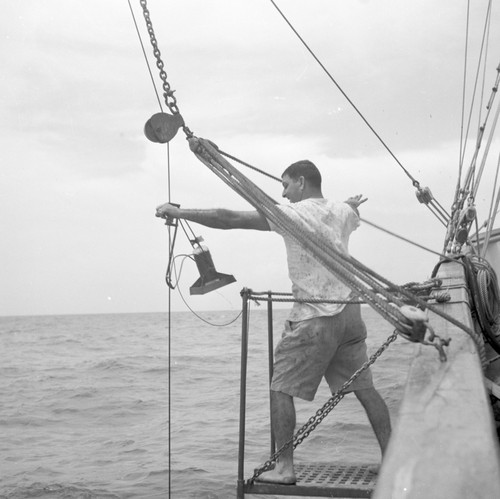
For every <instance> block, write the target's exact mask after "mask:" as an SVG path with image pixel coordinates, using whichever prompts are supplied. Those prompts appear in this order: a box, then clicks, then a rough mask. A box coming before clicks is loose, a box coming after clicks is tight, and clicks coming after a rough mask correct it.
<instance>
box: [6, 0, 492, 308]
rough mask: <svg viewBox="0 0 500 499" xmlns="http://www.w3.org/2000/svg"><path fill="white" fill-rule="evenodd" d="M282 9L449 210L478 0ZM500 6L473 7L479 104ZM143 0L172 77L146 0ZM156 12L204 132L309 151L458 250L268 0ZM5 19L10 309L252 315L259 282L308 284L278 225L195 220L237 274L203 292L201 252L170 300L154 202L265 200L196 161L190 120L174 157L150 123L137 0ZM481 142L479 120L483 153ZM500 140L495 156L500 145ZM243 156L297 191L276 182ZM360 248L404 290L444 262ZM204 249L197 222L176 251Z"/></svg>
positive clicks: (253, 149)
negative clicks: (199, 285) (236, 226)
mask: <svg viewBox="0 0 500 499" xmlns="http://www.w3.org/2000/svg"><path fill="white" fill-rule="evenodd" d="M276 3H277V5H278V6H279V7H280V8H281V9H282V10H283V12H284V13H285V15H286V16H287V17H288V18H289V20H290V22H291V23H292V24H293V25H294V27H295V28H296V29H297V31H298V32H299V33H300V34H301V36H302V37H303V39H304V40H305V41H306V42H307V43H308V45H309V46H310V47H311V49H312V50H313V51H314V53H315V54H316V56H317V57H318V58H319V59H320V60H321V62H322V64H323V65H324V66H325V67H326V68H327V69H328V71H329V72H330V74H331V75H332V77H333V78H334V79H335V80H336V81H337V83H338V84H339V86H340V87H341V88H342V90H343V91H344V92H345V94H347V96H348V97H349V99H350V100H351V101H352V102H353V103H354V104H355V105H356V106H357V108H358V109H359V110H360V111H361V113H362V114H363V116H364V117H365V118H366V119H367V121H368V122H369V123H370V124H371V126H372V127H373V128H374V129H375V130H376V132H377V133H378V134H379V135H380V136H381V137H382V138H383V140H384V141H385V143H386V144H387V145H388V147H389V148H390V150H391V151H392V152H393V153H394V155H395V156H396V157H397V158H398V160H399V161H400V162H401V163H402V164H403V165H404V167H405V168H406V169H407V170H408V171H409V172H410V173H411V175H412V176H413V177H414V178H415V179H417V180H418V181H419V182H420V184H421V185H422V186H428V187H429V188H430V189H431V191H432V192H433V194H434V196H435V198H436V199H437V200H438V201H439V202H440V203H441V204H442V205H443V206H444V207H445V208H446V209H447V210H449V208H450V206H451V203H452V200H453V195H454V192H455V186H456V183H457V178H458V164H459V156H460V153H459V151H460V137H461V116H462V101H463V96H464V91H463V87H464V85H463V84H464V52H465V33H466V22H467V18H466V12H467V1H466V0H460V1H458V0H441V1H439V2H436V1H435V0H422V1H419V2H415V1H414V0H377V1H375V0H312V1H307V2H305V1H303V0H302V1H298V0H286V1H285V0H277V2H276ZM487 3H488V2H487V0H477V1H474V2H472V5H471V7H470V28H469V52H468V53H469V58H468V66H467V67H468V70H469V71H470V74H468V76H467V78H466V80H465V81H466V88H467V89H468V90H467V93H466V94H465V95H466V102H469V104H470V100H471V98H472V97H471V95H472V94H471V93H470V89H471V88H472V87H473V84H474V80H473V78H474V74H475V69H476V64H477V55H478V53H479V47H480V42H481V36H482V32H483V24H484V17H485V13H486V8H487ZM131 4H132V8H133V11H134V13H135V16H136V20H137V23H138V26H139V31H140V35H141V37H142V40H143V43H144V47H145V50H146V53H147V57H148V60H149V63H150V66H151V70H152V72H153V78H154V82H155V85H156V86H157V88H159V86H160V84H161V80H160V78H159V76H158V71H157V68H156V66H155V61H154V59H153V58H152V49H151V46H150V43H149V37H148V35H147V32H146V30H145V24H144V19H143V17H142V12H141V9H140V4H139V1H138V0H131ZM499 7H500V6H498V5H493V9H494V10H493V16H492V21H491V35H490V41H489V50H488V63H487V65H486V66H487V67H486V69H485V71H484V75H485V79H486V82H487V84H486V90H485V95H486V97H484V98H485V99H487V98H488V96H489V94H490V89H491V87H492V86H493V83H494V81H495V78H496V68H497V66H498V62H499V60H500V29H499V28H500V9H499ZM148 8H149V10H150V14H151V20H152V22H153V27H154V30H155V33H156V37H157V40H158V45H159V49H160V51H161V57H162V59H163V61H164V63H165V70H166V72H167V75H168V81H169V83H170V85H171V87H172V88H173V89H175V91H176V92H175V95H176V98H177V104H178V106H179V110H180V112H181V114H182V116H183V117H184V120H185V122H186V124H187V125H188V126H189V128H190V129H191V130H192V131H193V132H194V133H195V135H197V136H199V137H204V138H207V139H210V140H212V141H213V142H215V143H216V144H217V145H218V146H219V147H220V148H221V149H222V150H224V151H227V152H229V153H230V154H232V155H233V156H236V157H238V158H241V159H242V160H243V161H246V162H247V163H250V164H252V165H255V166H257V167H258V168H260V169H262V170H265V171H267V172H269V173H271V174H272V175H275V176H277V177H279V176H280V175H281V173H282V171H283V170H284V169H285V168H286V167H287V166H288V165H289V164H290V163H292V162H294V161H297V160H299V159H310V160H312V161H313V162H315V163H316V164H317V166H318V167H319V168H320V170H321V171H322V174H323V179H324V180H323V184H324V185H323V193H324V195H325V196H326V197H332V198H334V199H338V200H344V199H346V198H348V197H349V196H352V195H355V194H363V195H364V196H366V197H368V201H367V202H366V203H365V204H364V205H363V206H362V213H361V215H362V217H363V218H364V219H366V220H368V221H371V222H374V223H376V224H378V225H380V226H383V227H385V228H387V229H388V230H390V231H392V232H395V233H397V234H400V235H401V236H403V237H406V238H408V239H411V240H414V241H416V242H417V243H419V244H421V245H423V246H425V247H427V248H429V249H431V250H433V251H436V252H440V251H441V250H442V245H443V241H444V237H445V228H444V227H443V225H442V224H441V223H440V222H439V221H438V220H437V219H436V218H435V217H434V216H433V215H432V214H431V213H430V211H429V210H428V209H427V208H426V207H425V206H423V205H421V204H419V202H418V201H417V200H416V197H415V189H414V187H413V186H412V182H411V180H410V179H409V178H408V176H407V175H406V174H405V173H404V171H403V170H402V169H401V168H400V166H399V165H398V164H397V163H396V161H395V160H394V159H393V158H392V157H391V156H390V154H389V153H388V152H387V151H386V149H385V148H384V147H383V146H382V145H381V144H380V142H379V141H378V139H377V138H376V137H375V135H374V134H373V133H372V132H371V131H370V130H369V128H368V127H367V126H366V124H365V123H364V122H363V121H362V119H361V118H360V117H359V115H358V114H357V113H356V112H355V111H354V110H353V108H352V106H351V105H350V104H349V102H348V101H347V100H346V98H345V96H344V95H342V93H341V92H340V91H339V89H338V88H337V86H335V85H334V84H333V83H332V81H331V80H330V79H329V78H328V77H327V76H326V74H325V73H324V71H323V70H322V69H321V68H320V67H319V65H318V64H317V63H316V61H315V60H314V59H313V57H312V56H311V55H310V54H309V53H308V52H307V50H306V49H305V48H304V46H303V45H302V44H301V43H300V41H299V40H298V39H297V37H296V36H295V35H294V34H293V32H292V31H291V30H290V28H289V27H288V26H287V25H286V24H285V22H284V21H283V19H282V18H281V17H280V16H279V14H278V13H277V11H276V10H275V8H274V7H273V5H272V3H271V2H270V1H269V0H231V1H230V0H150V1H149V2H148ZM495 28H496V29H495ZM0 33H1V36H2V43H1V44H0V58H1V62H2V72H1V75H0V91H1V93H2V112H1V113H0V127H1V133H0V158H1V169H0V222H1V225H2V229H3V237H2V239H1V243H0V258H1V265H0V268H1V281H2V286H1V290H0V315H44V314H87V313H126V312H162V311H167V310H168V309H169V307H171V309H172V310H175V311H183V310H188V309H187V305H189V307H191V308H192V309H193V310H195V311H205V310H234V311H235V312H237V311H239V309H240V306H241V299H240V291H241V289H242V288H243V287H248V288H251V289H253V290H255V291H264V290H268V289H273V290H275V291H288V290H289V289H290V283H289V281H288V277H287V269H286V259H285V251H284V245H283V242H282V240H281V239H280V237H279V236H278V235H276V234H273V233H260V232H248V231H241V230H238V231H217V230H214V229H208V228H204V227H200V226H197V225H195V224H192V225H191V228H192V229H193V231H194V232H195V234H196V235H197V236H202V237H203V239H204V241H205V244H206V245H207V246H208V247H209V249H210V252H211V255H212V258H213V260H214V263H215V266H216V268H217V270H218V271H219V272H223V273H228V274H233V275H234V276H235V278H236V279H237V282H236V283H233V284H231V285H228V286H226V287H224V288H221V289H219V290H217V291H214V292H212V293H209V294H206V295H202V296H190V295H189V287H190V286H191V285H192V284H193V283H194V281H195V280H196V279H197V278H198V273H197V271H196V268H195V265H194V263H193V262H192V261H191V260H186V261H185V262H184V264H183V265H182V272H181V274H180V277H179V282H178V288H177V289H175V290H173V291H172V292H171V295H170V301H169V290H168V287H167V286H166V284H165V270H166V267H167V262H168V253H169V247H168V246H169V238H168V228H167V227H166V226H165V225H164V224H163V222H162V221H161V220H160V219H157V218H155V216H154V213H155V207H156V206H157V205H159V204H161V203H163V202H165V201H167V200H171V201H173V202H176V203H179V204H181V206H183V207H186V208H214V207H226V208H230V209H238V210H241V209H247V208H248V209H251V207H250V206H249V205H248V204H246V202H245V201H243V200H242V199H240V198H239V197H238V196H237V195H236V194H235V193H233V192H232V191H231V190H230V189H229V188H228V187H227V186H226V185H225V184H223V183H222V182H221V181H220V180H219V179H218V178H217V177H216V176H215V175H214V174H213V173H211V172H210V171H209V170H208V169H207V168H206V167H205V166H204V165H203V164H202V163H200V162H199V161H198V160H197V158H196V157H195V156H194V155H193V154H192V153H191V152H190V151H189V148H188V145H187V142H186V140H185V136H184V134H183V133H182V131H181V132H179V133H178V134H177V136H176V137H175V138H174V139H173V140H172V141H171V142H170V145H169V147H168V152H167V146H166V145H161V144H157V143H152V142H150V141H148V140H147V139H146V137H145V136H144V134H143V128H144V124H145V123H146V121H147V120H148V119H149V118H150V117H151V116H152V115H153V114H155V113H157V112H158V111H159V110H160V109H159V104H158V101H157V98H156V95H155V90H154V86H153V83H152V81H151V78H150V75H149V72H148V67H147V64H146V61H145V58H144V55H143V53H142V50H141V45H140V42H139V37H138V34H137V32H136V29H135V26H134V22H133V19H132V15H131V12H130V9H129V4H128V3H127V1H126V0H108V1H106V2H102V1H100V2H98V1H95V0H71V1H65V2H61V1H56V0H44V1H43V2H41V1H39V0H20V1H18V2H7V3H5V5H4V6H3V9H2V16H1V19H0ZM478 99H479V97H478ZM483 107H484V106H483ZM476 121H477V120H476ZM473 126H474V127H477V123H474V124H473ZM497 137H498V134H497ZM474 140H475V133H474V134H473V135H471V137H470V144H471V148H470V149H471V150H472V151H473V144H474ZM498 143H499V139H498V138H496V139H494V140H493V141H492V147H491V151H490V156H495V155H496V156H498V145H499V144H498ZM495 147H496V150H495ZM465 166H466V167H467V166H468V163H467V161H466V162H465ZM242 169H243V170H244V172H245V173H247V174H248V176H249V177H250V178H251V179H252V180H254V181H255V182H256V183H257V184H258V185H259V186H260V187H262V188H263V189H264V190H265V191H266V192H268V193H269V194H270V195H271V196H272V197H274V198H275V199H277V200H279V199H280V195H281V186H280V184H279V183H278V182H276V181H274V180H270V179H267V178H266V177H263V176H262V175H259V174H256V173H253V172H251V171H247V170H246V169H245V168H244V167H242ZM169 172H170V173H169ZM488 175H490V176H488ZM492 175H493V173H492V174H490V173H488V174H485V181H484V184H485V185H486V190H485V191H484V193H482V192H481V194H480V196H478V200H477V201H478V208H479V209H480V210H483V211H482V213H484V215H481V211H480V219H481V216H483V218H485V217H486V212H487V211H486V210H487V208H488V206H489V205H488V203H489V198H490V196H491V190H490V191H488V188H490V189H491V186H492V185H493V176H492ZM350 251H351V254H353V255H354V256H355V257H356V258H357V259H358V260H361V261H362V262H363V263H364V264H366V265H367V266H369V267H370V268H372V269H373V270H375V271H377V272H378V273H380V274H382V275H383V276H385V277H386V278H387V279H389V280H391V281H393V282H394V283H396V284H403V283H406V282H408V281H424V280H426V279H428V278H429V276H430V274H431V272H432V269H433V267H434V265H435V264H436V263H437V261H438V257H437V256H436V255H435V254H432V253H430V252H425V251H423V250H421V249H418V248H415V247H413V246H411V245H409V244H408V243H405V242H402V241H400V240H398V239H396V238H394V237H392V236H389V235H387V234H385V233H383V232H381V231H379V230H376V229H374V228H372V227H371V226H369V225H367V224H362V226H361V227H360V228H359V229H358V230H357V231H356V232H355V233H353V235H352V237H351V242H350ZM190 252H191V246H190V244H189V242H188V240H187V238H186V237H185V236H184V234H182V233H179V235H178V238H177V241H176V245H175V248H174V254H175V255H182V254H188V253H190ZM181 260H182V257H179V258H178V259H177V260H176V261H177V262H178V264H180V262H181ZM179 269H180V265H179ZM181 294H182V296H183V298H184V300H185V301H186V303H187V305H186V304H185V303H184V301H183V299H182V298H181Z"/></svg>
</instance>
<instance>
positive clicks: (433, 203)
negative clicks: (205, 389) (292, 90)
mask: <svg viewBox="0 0 500 499" xmlns="http://www.w3.org/2000/svg"><path fill="white" fill-rule="evenodd" d="M270 2H271V3H272V5H273V6H274V8H275V9H276V11H277V12H278V13H279V14H280V15H281V17H282V18H283V19H284V21H285V22H286V23H287V24H288V26H289V27H290V29H291V30H292V31H293V33H294V34H295V35H296V37H297V38H298V39H299V40H300V42H301V43H302V45H304V47H305V48H306V50H307V51H308V52H309V54H310V55H311V56H312V57H313V59H314V60H315V61H316V62H317V63H318V65H319V66H320V67H321V69H322V70H323V71H324V72H325V74H326V75H327V76H328V78H329V79H330V81H331V82H332V83H333V84H334V85H335V86H336V87H337V89H338V90H339V91H340V93H341V94H342V95H343V96H344V98H345V99H346V100H347V102H348V103H349V104H350V105H351V107H352V108H353V109H354V111H355V112H356V113H357V114H358V116H359V117H360V118H361V119H362V120H363V122H364V123H365V124H366V126H367V127H368V128H369V129H370V131H371V132H372V133H373V134H374V135H375V137H376V138H377V139H378V141H379V142H380V143H381V144H382V146H383V147H384V148H385V149H386V151H387V152H388V153H389V154H390V155H391V156H392V158H393V159H394V160H395V161H396V163H397V164H398V165H399V167H400V168H401V169H402V170H403V172H404V173H405V174H406V176H407V177H408V178H409V179H410V180H411V182H412V185H413V187H415V188H416V189H417V190H418V191H420V190H421V188H420V182H419V181H418V180H417V179H416V178H415V177H414V176H413V175H412V174H411V173H410V172H409V171H408V170H407V169H406V168H405V167H404V166H403V164H402V163H401V161H399V159H398V158H397V157H396V155H395V154H394V153H393V152H392V150H391V149H390V148H389V146H388V145H387V143H386V142H385V141H384V140H383V139H382V137H381V136H380V134H379V133H377V131H376V130H375V129H374V128H373V126H372V125H371V124H370V123H369V121H368V120H367V119H366V118H365V116H364V115H363V113H362V112H361V111H360V110H359V108H358V107H357V106H356V105H355V104H354V102H353V101H352V100H351V99H350V98H349V96H348V95H347V94H346V92H345V91H344V90H343V89H342V87H341V86H340V85H339V83H338V82H337V81H336V80H335V78H334V77H333V76H332V75H331V73H330V72H329V71H328V69H327V68H326V67H325V65H324V64H323V63H322V62H321V61H320V60H319V58H318V57H317V56H316V54H315V53H314V52H313V50H312V49H311V48H310V47H309V45H308V44H307V43H306V42H305V40H304V39H303V38H302V36H301V35H300V34H299V32H298V31H297V30H296V29H295V28H294V26H293V25H292V23H291V22H290V21H289V20H288V18H287V17H286V16H285V14H284V13H283V12H282V11H281V9H280V8H279V7H278V6H277V5H276V2H275V1H274V0H270ZM417 197H418V194H417ZM424 204H425V205H426V206H427V208H429V210H430V211H431V213H432V214H433V215H434V216H435V217H436V218H437V219H438V220H439V221H440V222H441V223H442V224H443V225H444V226H446V225H447V223H448V221H449V220H450V215H449V214H448V213H447V212H446V210H445V209H444V208H443V206H442V205H441V204H440V203H439V202H438V201H437V200H435V199H431V200H429V201H428V202H426V203H424Z"/></svg>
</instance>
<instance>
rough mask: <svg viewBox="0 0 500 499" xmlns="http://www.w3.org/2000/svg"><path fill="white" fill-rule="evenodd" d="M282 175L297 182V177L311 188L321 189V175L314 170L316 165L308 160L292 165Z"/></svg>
mask: <svg viewBox="0 0 500 499" xmlns="http://www.w3.org/2000/svg"><path fill="white" fill-rule="evenodd" d="M283 175H288V176H289V177H290V178H292V179H293V180H297V179H298V178H299V177H304V179H305V180H306V181H307V182H309V184H310V185H311V186H312V187H318V188H319V187H321V173H320V172H319V170H318V169H317V168H316V165H315V164H314V163H313V162H312V161H309V160H308V159H303V160H301V161H297V162H296V163H292V164H291V165H290V166H289V167H288V168H287V169H286V170H285V171H284V172H283ZM283 175H282V177H283Z"/></svg>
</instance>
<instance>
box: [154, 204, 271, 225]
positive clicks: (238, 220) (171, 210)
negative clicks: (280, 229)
mask: <svg viewBox="0 0 500 499" xmlns="http://www.w3.org/2000/svg"><path fill="white" fill-rule="evenodd" d="M156 216H157V217H160V218H174V219H175V218H180V219H182V220H189V221H190V222H195V223H198V224H201V225H205V226H206V227H211V228H213V229H224V230H226V229H253V230H271V229H270V227H269V223H268V222H267V219H266V217H264V215H262V214H261V213H260V212H258V211H256V210H255V211H233V210H226V209H224V208H216V209H201V210H191V209H185V208H178V207H177V206H174V205H172V204H170V203H165V204H162V205H160V206H158V207H157V208H156Z"/></svg>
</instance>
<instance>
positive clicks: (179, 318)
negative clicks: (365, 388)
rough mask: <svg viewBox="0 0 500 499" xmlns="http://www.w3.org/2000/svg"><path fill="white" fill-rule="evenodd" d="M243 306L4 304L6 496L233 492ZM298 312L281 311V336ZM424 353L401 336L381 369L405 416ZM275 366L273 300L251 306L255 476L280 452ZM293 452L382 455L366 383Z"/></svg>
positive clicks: (87, 498)
mask: <svg viewBox="0 0 500 499" xmlns="http://www.w3.org/2000/svg"><path fill="white" fill-rule="evenodd" d="M238 314H239V310H233V311H227V312H203V313H201V314H200V315H201V316H202V318H203V319H204V320H203V321H202V320H200V319H199V318H198V317H196V316H195V315H193V314H192V313H191V312H175V313H172V314H171V316H170V320H169V316H168V314H167V313H147V314H109V315H65V316H64V315H62V316H36V317H35V316H33V317H0V463H1V466H0V498H2V499H3V498H5V499H20V498H43V499H55V498H58V499H62V498H65V499H66V498H68V499H71V498H82V499H83V498H84V499H92V498H168V497H172V498H176V499H177V498H179V499H189V498H204V499H225V498H234V497H235V494H236V480H237V463H238V431H239V425H238V420H239V391H240V380H239V378H240V342H241V318H237V317H238ZM286 315H287V311H286V310H284V309H281V310H279V309H278V310H275V311H274V329H275V335H276V339H275V341H277V337H278V336H279V335H280V334H281V328H282V324H283V321H284V320H285V318H286ZM363 316H364V318H365V321H366V324H367V327H368V331H369V336H368V346H369V351H370V353H373V352H374V351H375V350H376V349H377V348H378V346H380V344H381V343H382V342H383V341H385V339H386V338H387V337H388V336H389V335H390V334H391V332H392V327H391V326H390V325H389V324H388V323H386V322H385V321H384V320H383V319H382V318H380V317H379V316H378V315H376V313H375V312H373V311H372V310H371V309H369V308H366V307H363ZM235 319H236V320H235ZM205 321H206V322H205ZM209 323H210V324H209ZM228 323H230V324H228ZM225 324H228V325H225ZM169 350H170V356H169ZM413 352H414V345H412V344H411V343H408V342H406V341H405V340H403V339H398V340H397V341H396V342H394V343H392V344H391V346H390V347H389V348H388V349H387V350H386V351H385V352H384V353H383V354H382V356H381V357H380V359H379V360H378V361H377V362H376V363H375V365H374V366H373V368H372V369H373V373H374V379H375V383H376V386H377V388H378V389H379V391H380V393H381V395H382V396H383V397H384V398H385V400H386V402H387V404H388V406H389V410H390V412H391V417H392V419H393V422H394V421H395V420H396V419H397V413H398V407H399V403H400V398H401V395H402V392H403V387H404V384H405V380H406V375H407V370H408V366H409V362H410V360H411V357H412V354H413ZM169 360H170V362H169ZM267 366H268V360H267V312H266V310H265V306H261V307H257V306H255V305H252V308H251V311H250V340H249V360H248V393H247V435H246V456H245V476H246V477H247V478H249V477H250V476H251V475H252V474H253V470H254V468H256V467H259V466H260V465H261V464H263V462H264V461H265V460H266V459H267V458H268V457H269V402H268V400H269V392H268V367H267ZM328 398H329V392H328V389H327V387H326V386H322V387H321V388H320V390H319V392H318V395H317V397H316V400H315V401H314V402H301V401H297V404H296V406H297V422H298V424H302V423H304V422H305V421H307V420H308V419H309V417H310V416H312V415H314V413H315V412H316V410H317V409H318V408H319V407H321V406H322V405H323V403H324V402H325V401H326V400H327V399H328ZM169 418H170V424H169ZM295 455H296V461H297V462H311V461H325V462H350V463H377V462H379V461H380V454H379V449H378V446H377V443H376V440H375V437H374V436H373V434H372V431H371V428H370V426H369V423H368V420H367V418H366V416H365V414H364V412H363V410H362V409H361V406H360V405H359V403H358V402H357V400H356V398H355V397H354V395H348V396H346V397H345V398H344V399H343V400H342V401H341V402H340V404H339V405H338V406H337V407H336V408H335V409H334V410H333V411H332V413H331V414H330V415H329V416H328V417H327V418H326V419H325V420H324V421H323V422H322V423H321V424H320V425H319V426H318V428H317V429H316V430H315V431H314V432H313V433H312V434H311V435H310V436H309V438H308V439H306V440H305V441H304V442H303V443H302V444H301V445H300V446H299V447H298V448H297V449H296V453H295Z"/></svg>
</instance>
